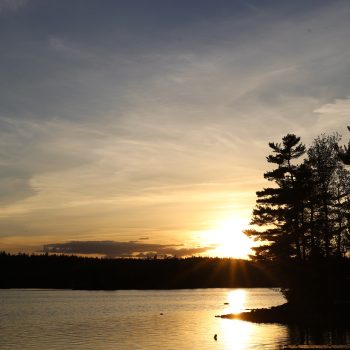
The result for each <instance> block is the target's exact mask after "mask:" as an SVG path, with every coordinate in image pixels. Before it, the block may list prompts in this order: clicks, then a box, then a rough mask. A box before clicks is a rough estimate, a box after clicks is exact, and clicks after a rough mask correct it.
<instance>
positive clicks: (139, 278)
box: [0, 253, 282, 290]
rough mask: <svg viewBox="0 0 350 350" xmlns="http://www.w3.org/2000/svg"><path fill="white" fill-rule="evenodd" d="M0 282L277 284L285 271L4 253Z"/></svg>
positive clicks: (215, 261) (103, 286)
mask: <svg viewBox="0 0 350 350" xmlns="http://www.w3.org/2000/svg"><path fill="white" fill-rule="evenodd" d="M0 268H1V270H0V271H1V278H0V288H59V289H60V288H65V289H87V290H89V289H91V290H93V289H97V290H98V289H100V290H112V289H181V288H235V287H278V286H280V285H281V280H282V277H281V275H282V274H281V272H279V271H277V270H276V266H270V264H269V263H267V264H263V263H257V262H252V261H246V260H235V259H220V258H200V257H192V258H187V259H177V258H170V259H101V258H84V257H77V256H67V255H48V254H46V255H26V254H17V255H10V254H7V253H0Z"/></svg>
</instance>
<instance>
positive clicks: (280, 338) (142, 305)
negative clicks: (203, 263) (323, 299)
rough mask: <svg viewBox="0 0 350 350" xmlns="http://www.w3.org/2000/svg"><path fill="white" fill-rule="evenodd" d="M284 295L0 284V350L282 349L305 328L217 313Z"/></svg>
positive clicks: (268, 291) (272, 301)
mask: <svg viewBox="0 0 350 350" xmlns="http://www.w3.org/2000/svg"><path fill="white" fill-rule="evenodd" d="M284 302H285V301H284V298H283V296H282V294H281V293H280V292H279V291H278V290H276V289H274V290H273V289H265V288H256V289H194V290H169V291H164V290H161V291H154V290H152V291H136V290H125V291H124V290H123V291H72V290H42V289H24V290H23V289H22V290H19V289H10V290H0V349H11V350H13V349H22V350H26V349H36V350H37V349H45V350H50V349H60V350H62V349H84V350H86V349H94V350H97V349H162V350H166V349H236V350H249V349H266V350H267V349H279V348H280V347H282V345H284V344H287V343H289V342H295V341H300V339H299V338H300V332H298V330H295V329H290V328H289V327H287V326H285V325H280V324H254V323H250V322H244V321H239V320H229V319H221V318H216V317H215V315H221V314H226V313H237V312H240V311H242V310H245V309H251V308H260V307H269V306H274V305H279V304H282V303H284ZM215 334H217V340H216V341H215V340H214V335H215ZM325 336H326V337H327V336H328V335H327V334H326V335H324V334H322V335H320V337H321V338H324V337H325ZM346 336H348V334H347V335H346ZM323 341H325V340H324V339H323Z"/></svg>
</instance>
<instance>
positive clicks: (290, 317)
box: [219, 303, 350, 326]
mask: <svg viewBox="0 0 350 350" xmlns="http://www.w3.org/2000/svg"><path fill="white" fill-rule="evenodd" d="M219 317H221V318H229V319H240V320H244V321H250V322H255V323H280V324H296V325H304V326H310V325H312V326H315V325H319V326H335V325H337V326H339V325H348V326H350V305H348V304H346V305H345V304H344V305H334V306H333V307H319V308H318V309H316V308H314V309H304V308H300V307H299V306H297V305H292V304H290V303H286V304H283V305H280V306H275V307H272V308H269V309H255V310H251V311H250V312H243V313H241V314H237V315H235V314H228V315H221V316H219Z"/></svg>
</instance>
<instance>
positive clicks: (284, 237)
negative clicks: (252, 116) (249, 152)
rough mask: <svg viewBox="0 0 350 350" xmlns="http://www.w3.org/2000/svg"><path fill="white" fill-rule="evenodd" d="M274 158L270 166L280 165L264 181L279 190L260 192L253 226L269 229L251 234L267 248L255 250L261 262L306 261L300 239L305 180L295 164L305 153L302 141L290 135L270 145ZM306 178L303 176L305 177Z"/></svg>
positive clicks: (271, 158) (268, 189)
mask: <svg viewBox="0 0 350 350" xmlns="http://www.w3.org/2000/svg"><path fill="white" fill-rule="evenodd" d="M269 146H270V148H271V149H272V151H273V153H274V154H272V155H269V156H268V157H267V161H268V162H269V163H272V164H275V165H277V167H276V168H275V169H273V170H271V171H267V172H266V173H265V174H264V177H265V178H266V179H268V180H269V181H272V182H274V184H275V187H268V188H264V189H263V190H262V191H258V192H257V197H258V199H257V205H256V208H255V209H254V211H253V219H252V224H254V225H258V226H262V227H265V230H264V231H259V232H258V231H251V232H248V234H250V235H251V236H255V237H258V239H260V240H262V241H265V243H266V244H263V245H260V246H259V247H256V248H255V252H256V254H257V258H268V259H276V258H278V259H283V258H286V257H290V256H297V257H298V258H299V259H302V251H301V238H300V227H299V226H300V210H301V206H300V195H301V188H302V183H301V179H302V177H303V176H304V173H303V172H302V169H301V168H300V165H296V164H294V160H295V159H298V158H299V157H301V156H302V155H303V154H304V153H305V146H304V145H303V144H302V143H300V137H297V136H296V135H294V134H288V135H286V136H285V137H283V139H282V143H273V142H270V143H269ZM302 174H303V175H302Z"/></svg>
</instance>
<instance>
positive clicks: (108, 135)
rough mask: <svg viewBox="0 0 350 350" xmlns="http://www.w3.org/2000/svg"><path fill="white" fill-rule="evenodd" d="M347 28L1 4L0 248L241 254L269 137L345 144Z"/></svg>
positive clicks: (64, 1) (332, 7)
mask: <svg viewBox="0 0 350 350" xmlns="http://www.w3.org/2000/svg"><path fill="white" fill-rule="evenodd" d="M349 23H350V2H349V1H347V0H332V1H329V0H315V1H312V0H293V1H280V0H253V1H249V0H246V1H243V0H240V1H239V0H200V1H199V0H128V1H121V0H0V45H1V51H0V76H1V79H0V250H6V251H9V252H18V251H25V252H40V251H55V252H59V253H60V252H68V253H77V254H96V255H102V256H104V255H106V256H139V257H144V256H148V255H150V254H153V255H154V254H169V255H176V256H189V255H211V256H215V255H220V256H225V255H230V252H231V255H236V256H238V255H239V253H241V255H242V254H243V255H244V254H246V250H245V249H246V248H247V247H246V246H244V244H246V242H244V240H243V239H242V237H241V236H240V232H241V231H242V229H244V228H245V227H247V225H248V224H249V221H250V217H251V213H252V210H253V208H254V204H255V192H256V191H257V190H260V189H261V188H262V187H263V186H266V183H265V181H264V179H263V173H264V172H265V171H266V169H267V167H268V165H267V163H266V156H267V155H268V154H269V149H268V142H270V141H278V140H280V139H281V138H282V137H283V136H284V135H286V134H287V133H295V134H297V135H298V136H300V137H301V138H302V141H303V142H304V143H306V144H307V145H308V144H310V143H311V142H312V140H313V138H315V137H316V136H317V135H319V134H320V133H323V132H325V133H332V132H339V133H341V134H342V135H343V142H344V144H345V143H347V142H348V139H349V136H350V135H349V133H348V131H347V128H346V126H347V125H348V124H350V120H349V115H350V113H349V112H350V97H349V96H350V79H349V73H350V72H349V71H350V45H349V44H350V39H349V38H350V24H349ZM230 237H231V238H230ZM232 237H241V238H237V239H234V238H232ZM228 246H230V247H232V248H228ZM230 249H231V250H230Z"/></svg>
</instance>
